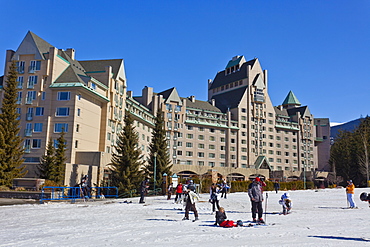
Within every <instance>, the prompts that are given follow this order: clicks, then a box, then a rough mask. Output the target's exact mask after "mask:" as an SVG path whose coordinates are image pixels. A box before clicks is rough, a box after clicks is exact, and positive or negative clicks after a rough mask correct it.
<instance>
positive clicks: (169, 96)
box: [158, 87, 182, 105]
mask: <svg viewBox="0 0 370 247" xmlns="http://www.w3.org/2000/svg"><path fill="white" fill-rule="evenodd" d="M158 94H159V95H162V96H163V98H164V99H166V100H165V103H167V104H168V103H170V102H177V103H178V104H179V105H182V101H181V98H180V96H179V94H178V93H177V90H176V88H175V87H173V88H170V89H168V90H166V91H163V92H160V93H158Z"/></svg>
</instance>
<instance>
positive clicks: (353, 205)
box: [347, 193, 356, 208]
mask: <svg viewBox="0 0 370 247" xmlns="http://www.w3.org/2000/svg"><path fill="white" fill-rule="evenodd" d="M347 200H348V202H349V206H350V207H351V208H355V207H356V204H355V202H354V201H353V194H351V193H347Z"/></svg>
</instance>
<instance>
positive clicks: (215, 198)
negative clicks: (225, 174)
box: [209, 184, 220, 213]
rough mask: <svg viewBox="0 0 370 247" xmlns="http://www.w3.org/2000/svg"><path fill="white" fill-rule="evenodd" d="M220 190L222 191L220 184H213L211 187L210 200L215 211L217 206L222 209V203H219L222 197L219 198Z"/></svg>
mask: <svg viewBox="0 0 370 247" xmlns="http://www.w3.org/2000/svg"><path fill="white" fill-rule="evenodd" d="M219 192H220V189H219V187H218V186H216V185H215V184H212V186H211V188H210V189H209V197H210V199H209V201H210V203H212V212H213V213H214V212H215V211H216V206H217V209H218V210H220V205H219V202H220V199H219V195H220V194H219Z"/></svg>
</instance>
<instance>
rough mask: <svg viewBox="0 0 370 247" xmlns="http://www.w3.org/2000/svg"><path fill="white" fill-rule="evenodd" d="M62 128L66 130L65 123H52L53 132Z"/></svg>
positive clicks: (57, 131) (66, 125)
mask: <svg viewBox="0 0 370 247" xmlns="http://www.w3.org/2000/svg"><path fill="white" fill-rule="evenodd" d="M62 130H64V132H68V124H67V123H56V124H54V132H55V133H60V132H62Z"/></svg>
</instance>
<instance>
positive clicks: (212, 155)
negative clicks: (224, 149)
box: [208, 153, 216, 159]
mask: <svg viewBox="0 0 370 247" xmlns="http://www.w3.org/2000/svg"><path fill="white" fill-rule="evenodd" d="M208 157H209V158H212V159H214V158H215V157H216V155H215V154H214V153H209V154H208Z"/></svg>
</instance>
